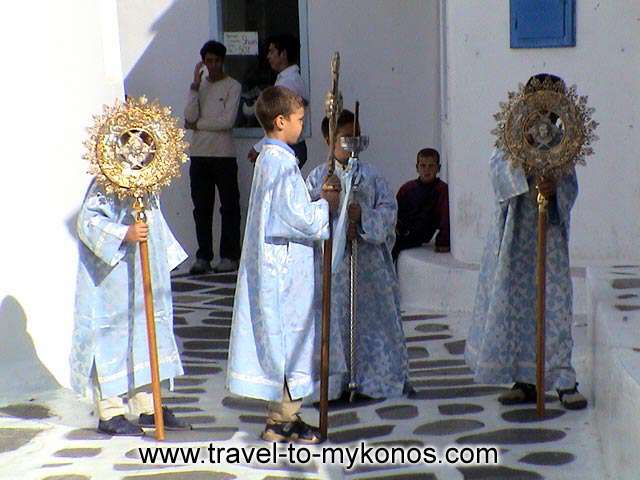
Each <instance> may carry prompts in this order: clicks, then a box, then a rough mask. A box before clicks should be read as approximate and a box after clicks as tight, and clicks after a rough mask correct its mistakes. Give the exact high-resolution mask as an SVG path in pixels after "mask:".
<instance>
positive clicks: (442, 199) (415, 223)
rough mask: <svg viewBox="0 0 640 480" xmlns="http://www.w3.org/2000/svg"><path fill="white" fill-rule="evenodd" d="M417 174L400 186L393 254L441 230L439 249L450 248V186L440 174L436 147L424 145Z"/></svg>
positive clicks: (397, 196)
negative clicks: (439, 176) (414, 177)
mask: <svg viewBox="0 0 640 480" xmlns="http://www.w3.org/2000/svg"><path fill="white" fill-rule="evenodd" d="M416 170H417V172H418V178H417V179H415V180H411V181H409V182H407V183H405V184H404V185H402V187H400V190H398V194H397V195H396V199H397V200H398V222H397V224H396V244H395V245H394V247H393V258H394V259H397V258H398V255H399V254H400V252H401V251H402V250H406V249H409V248H415V247H419V246H420V245H422V244H423V243H428V242H430V241H431V239H432V238H433V235H434V234H435V233H436V231H437V232H438V235H436V240H435V251H436V252H448V251H449V250H450V241H449V187H448V186H447V184H446V183H445V182H443V181H442V180H440V179H439V178H438V172H439V171H440V154H439V153H438V151H437V150H435V149H433V148H423V149H422V150H420V151H419V152H418V156H417V159H416Z"/></svg>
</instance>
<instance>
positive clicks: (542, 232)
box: [536, 192, 548, 417]
mask: <svg viewBox="0 0 640 480" xmlns="http://www.w3.org/2000/svg"><path fill="white" fill-rule="evenodd" d="M547 204H548V200H547V198H546V197H545V196H544V195H543V194H542V193H540V192H538V241H537V251H536V412H537V413H538V416H539V417H544V416H545V405H544V397H545V380H544V367H545V306H546V280H547V276H546V264H547Z"/></svg>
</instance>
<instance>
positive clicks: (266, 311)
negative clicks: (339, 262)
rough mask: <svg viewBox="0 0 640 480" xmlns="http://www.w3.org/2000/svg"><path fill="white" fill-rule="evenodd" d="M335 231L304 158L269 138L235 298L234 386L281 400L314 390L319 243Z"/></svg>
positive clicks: (258, 168) (256, 178)
mask: <svg viewBox="0 0 640 480" xmlns="http://www.w3.org/2000/svg"><path fill="white" fill-rule="evenodd" d="M328 237H329V208H328V205H327V202H326V201H325V200H318V201H316V202H312V201H311V199H310V197H309V192H308V191H307V189H306V187H305V184H304V180H303V178H302V176H301V175H300V169H299V168H298V165H297V160H296V157H295V156H294V155H292V154H291V153H290V152H289V151H288V150H287V149H285V148H284V147H281V146H278V145H273V144H266V145H265V146H264V147H263V148H262V151H261V152H260V155H259V156H258V159H257V160H256V165H255V170H254V173H253V183H252V185H251V194H250V197H249V207H248V211H247V223H246V228H245V234H244V244H243V245H242V257H241V259H240V267H239V269H238V280H237V286H236V297H235V302H234V306H233V321H232V325H231V340H230V348H229V364H228V370H227V388H228V389H229V390H230V391H231V392H232V393H235V394H238V395H242V396H245V397H252V398H259V399H263V400H270V401H279V400H281V398H282V391H283V386H284V382H285V380H286V382H287V385H288V387H289V392H290V393H291V397H292V398H294V399H298V398H302V397H305V396H308V395H310V394H311V393H313V389H314V379H315V378H317V364H314V343H315V341H316V329H317V328H318V326H317V322H316V317H315V315H314V310H313V299H314V290H315V279H314V263H313V256H314V251H313V244H314V241H317V240H322V239H325V238H328Z"/></svg>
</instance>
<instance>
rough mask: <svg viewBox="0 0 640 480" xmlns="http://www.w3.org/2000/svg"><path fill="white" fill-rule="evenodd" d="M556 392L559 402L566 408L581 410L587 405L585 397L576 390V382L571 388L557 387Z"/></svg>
mask: <svg viewBox="0 0 640 480" xmlns="http://www.w3.org/2000/svg"><path fill="white" fill-rule="evenodd" d="M556 392H558V398H559V399H560V403H562V406H563V407H564V408H566V409H567V410H582V409H583V408H586V407H587V403H588V402H587V399H586V397H585V396H584V395H582V394H581V393H580V392H579V391H578V384H577V383H576V384H575V385H574V386H573V388H565V389H562V390H561V389H558V390H556Z"/></svg>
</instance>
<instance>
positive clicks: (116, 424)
mask: <svg viewBox="0 0 640 480" xmlns="http://www.w3.org/2000/svg"><path fill="white" fill-rule="evenodd" d="M98 432H100V433H105V434H107V435H114V436H125V435H128V436H136V437H140V436H142V435H144V431H143V430H142V429H141V428H140V427H139V426H137V425H134V424H133V423H131V422H130V421H129V420H127V419H126V418H125V416H124V415H117V416H115V417H113V418H110V419H109V420H100V421H99V422H98Z"/></svg>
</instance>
